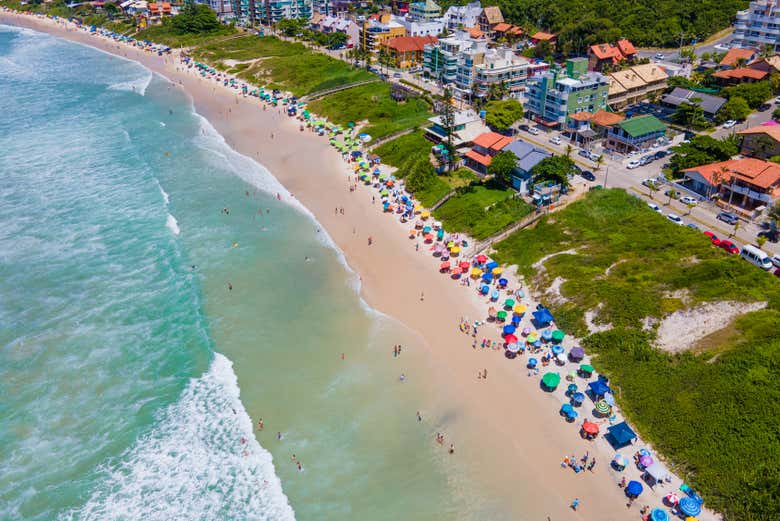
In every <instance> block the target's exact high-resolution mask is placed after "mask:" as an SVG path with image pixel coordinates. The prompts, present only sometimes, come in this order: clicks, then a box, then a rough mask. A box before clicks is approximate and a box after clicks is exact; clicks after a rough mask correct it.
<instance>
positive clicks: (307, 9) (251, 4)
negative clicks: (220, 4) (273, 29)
mask: <svg viewBox="0 0 780 521" xmlns="http://www.w3.org/2000/svg"><path fill="white" fill-rule="evenodd" d="M231 1H232V2H233V4H232V10H233V15H234V16H235V17H236V18H238V19H240V20H244V21H246V22H249V23H258V22H262V23H263V24H265V25H272V24H275V23H276V22H278V21H280V20H283V19H285V18H298V19H303V20H308V19H309V18H311V14H312V9H313V4H312V0H231Z"/></svg>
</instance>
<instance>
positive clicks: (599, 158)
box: [596, 154, 604, 170]
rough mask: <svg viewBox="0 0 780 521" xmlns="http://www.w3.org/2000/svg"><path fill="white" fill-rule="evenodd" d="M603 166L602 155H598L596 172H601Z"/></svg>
mask: <svg viewBox="0 0 780 521" xmlns="http://www.w3.org/2000/svg"><path fill="white" fill-rule="evenodd" d="M603 164H604V154H601V155H599V157H598V158H596V170H601V165H603Z"/></svg>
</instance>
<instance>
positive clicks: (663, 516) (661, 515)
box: [650, 508, 669, 521]
mask: <svg viewBox="0 0 780 521" xmlns="http://www.w3.org/2000/svg"><path fill="white" fill-rule="evenodd" d="M650 520H651V521H669V514H667V513H666V510H663V509H660V508H654V509H653V510H652V511H651V512H650Z"/></svg>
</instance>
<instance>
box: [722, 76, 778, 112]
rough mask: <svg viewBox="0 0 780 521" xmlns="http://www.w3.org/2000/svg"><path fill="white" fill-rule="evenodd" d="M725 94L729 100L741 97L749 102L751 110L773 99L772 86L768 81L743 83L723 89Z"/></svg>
mask: <svg viewBox="0 0 780 521" xmlns="http://www.w3.org/2000/svg"><path fill="white" fill-rule="evenodd" d="M723 94H725V95H726V97H727V98H728V99H731V98H732V97H735V96H739V97H740V98H743V99H744V100H745V101H747V104H748V105H749V106H750V108H751V109H757V108H758V107H760V106H761V104H763V103H764V102H765V101H766V100H768V99H769V98H771V97H772V84H771V82H770V81H768V80H764V81H757V82H756V83H742V84H741V85H734V86H733V87H726V88H725V89H723Z"/></svg>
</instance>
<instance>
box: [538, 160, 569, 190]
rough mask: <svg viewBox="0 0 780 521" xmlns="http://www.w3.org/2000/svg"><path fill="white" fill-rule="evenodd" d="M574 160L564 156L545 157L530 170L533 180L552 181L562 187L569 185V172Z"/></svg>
mask: <svg viewBox="0 0 780 521" xmlns="http://www.w3.org/2000/svg"><path fill="white" fill-rule="evenodd" d="M573 168H574V161H572V159H571V158H570V157H566V156H552V157H545V158H544V159H542V160H541V161H539V163H537V164H536V166H535V167H533V169H532V170H531V173H532V174H533V176H534V181H535V182H536V181H553V182H554V183H557V184H559V185H561V186H562V187H567V186H569V173H570V172H571V171H572V169H573Z"/></svg>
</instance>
